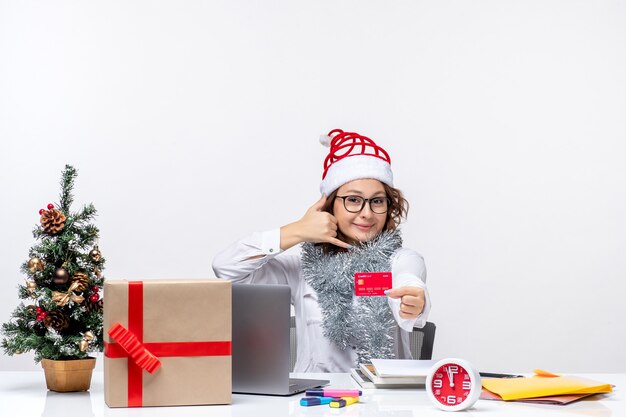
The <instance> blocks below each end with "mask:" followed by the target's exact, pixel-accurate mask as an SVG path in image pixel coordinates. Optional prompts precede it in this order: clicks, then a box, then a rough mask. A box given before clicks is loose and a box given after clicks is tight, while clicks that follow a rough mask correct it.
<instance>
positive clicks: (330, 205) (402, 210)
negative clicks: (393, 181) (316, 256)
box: [320, 183, 409, 253]
mask: <svg viewBox="0 0 626 417" xmlns="http://www.w3.org/2000/svg"><path fill="white" fill-rule="evenodd" d="M382 184H383V187H384V189H385V193H386V194H387V197H389V200H390V201H391V204H390V205H389V209H388V210H387V218H386V219H385V226H384V227H383V231H384V232H386V231H393V230H396V228H397V227H398V226H399V225H400V223H401V222H402V219H405V220H406V218H407V215H408V214H409V202H408V201H407V200H406V198H404V194H403V193H402V191H400V190H398V189H397V188H393V187H390V186H389V185H387V184H385V183H382ZM338 190H339V189H337V190H335V191H333V192H332V193H330V194H329V195H328V198H327V199H326V203H325V204H324V206H323V207H322V211H325V212H328V213H330V214H333V215H334V214H335V213H334V205H335V198H336V197H337V191H338ZM337 239H339V240H343V241H345V236H344V235H343V233H341V231H340V230H339V229H337ZM320 245H321V246H322V248H323V250H324V253H334V252H337V251H344V250H345V249H343V248H340V247H339V246H335V245H333V244H332V243H320Z"/></svg>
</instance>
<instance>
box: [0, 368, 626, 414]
mask: <svg viewBox="0 0 626 417" xmlns="http://www.w3.org/2000/svg"><path fill="white" fill-rule="evenodd" d="M578 375H579V376H586V377H588V378H591V379H595V380H598V381H602V382H607V383H611V384H613V385H615V386H616V388H615V392H613V393H611V394H608V395H603V396H598V397H596V398H595V399H592V400H587V401H585V400H583V401H579V402H576V403H573V404H570V405H566V406H549V405H531V404H522V403H504V402H500V401H484V400H479V401H478V402H477V403H476V405H474V407H473V408H472V409H471V410H469V411H466V412H464V413H463V414H461V415H462V416H484V417H495V416H512V417H513V416H519V417H528V416H532V417H542V416H546V417H548V416H549V417H557V416H569V417H576V416H581V417H582V416H597V417H610V416H614V417H621V416H626V403H625V401H624V399H625V398H624V395H623V392H621V390H620V388H622V387H624V386H626V374H584V375H583V374H578ZM294 376H295V377H304V378H306V377H309V378H326V379H330V380H331V387H335V388H345V387H358V386H357V384H356V383H355V382H354V381H352V379H351V378H350V376H349V375H347V374H295V375H294ZM301 397H302V394H299V395H294V396H291V397H268V396H258V395H233V404H232V405H229V406H202V407H199V406H194V407H151V408H109V407H107V406H106V405H105V404H104V394H103V374H102V372H95V373H94V375H93V379H92V382H91V390H90V391H89V392H80V393H65V394H60V393H56V392H51V391H48V390H47V389H46V385H45V381H44V376H43V372H0V415H1V416H7V417H31V416H33V417H39V416H44V417H73V416H76V417H94V416H98V417H100V416H107V417H118V416H119V417H122V416H124V417H126V416H130V417H134V416H141V417H146V416H155V417H156V416H176V417H179V416H180V417H184V416H203V417H213V416H220V417H221V416H225V417H241V416H249V417H252V416H254V417H270V416H271V417H282V416H297V417H312V416H346V417H354V416H359V417H365V416H375V417H428V416H438V417H442V416H453V415H455V414H452V413H447V412H444V411H439V410H437V409H435V408H434V407H433V406H431V405H430V402H429V400H428V398H427V397H426V393H425V392H424V390H365V391H364V396H363V397H362V402H361V403H360V404H356V405H351V406H348V407H345V408H340V409H334V408H330V407H328V406H316V407H301V406H300V405H299V401H300V398H301Z"/></svg>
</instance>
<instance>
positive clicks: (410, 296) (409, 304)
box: [386, 287, 424, 319]
mask: <svg viewBox="0 0 626 417" xmlns="http://www.w3.org/2000/svg"><path fill="white" fill-rule="evenodd" d="M386 294H387V296H388V297H391V298H400V301H401V302H400V317H402V318H403V319H415V318H417V317H418V316H419V315H420V314H422V311H423V310H424V289H422V288H419V287H399V288H392V289H390V290H387V292H386Z"/></svg>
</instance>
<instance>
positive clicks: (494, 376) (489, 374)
mask: <svg viewBox="0 0 626 417" xmlns="http://www.w3.org/2000/svg"><path fill="white" fill-rule="evenodd" d="M480 376H481V377H483V378H524V375H512V374H494V373H491V372H481V373H480Z"/></svg>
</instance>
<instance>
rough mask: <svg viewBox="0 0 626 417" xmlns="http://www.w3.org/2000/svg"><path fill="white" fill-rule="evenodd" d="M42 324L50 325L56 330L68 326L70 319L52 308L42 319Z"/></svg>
mask: <svg viewBox="0 0 626 417" xmlns="http://www.w3.org/2000/svg"><path fill="white" fill-rule="evenodd" d="M43 324H44V326H46V327H51V328H53V329H54V330H56V331H61V330H65V329H67V328H68V327H69V326H70V321H69V319H68V318H67V316H66V315H65V314H63V313H61V312H60V311H56V310H52V311H49V312H48V314H47V315H46V318H45V319H44V320H43Z"/></svg>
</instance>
